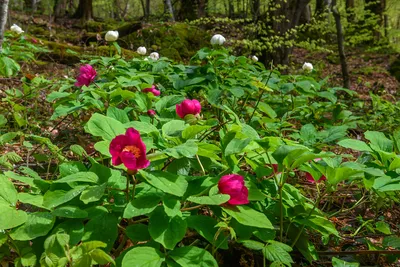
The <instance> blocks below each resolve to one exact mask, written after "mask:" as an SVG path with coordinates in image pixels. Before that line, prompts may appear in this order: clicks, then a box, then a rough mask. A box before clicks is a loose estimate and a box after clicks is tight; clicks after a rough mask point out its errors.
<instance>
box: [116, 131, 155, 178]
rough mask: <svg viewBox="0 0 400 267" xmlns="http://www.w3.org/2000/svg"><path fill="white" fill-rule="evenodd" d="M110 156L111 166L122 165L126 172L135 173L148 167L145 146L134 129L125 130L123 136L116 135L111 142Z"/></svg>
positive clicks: (148, 162)
mask: <svg viewBox="0 0 400 267" xmlns="http://www.w3.org/2000/svg"><path fill="white" fill-rule="evenodd" d="M110 154H111V160H112V164H113V165H115V166H118V165H120V164H122V163H123V164H124V165H125V167H127V168H128V170H133V171H136V170H138V169H144V168H147V167H148V166H149V165H150V161H148V160H147V158H146V145H145V144H144V143H143V141H142V139H141V138H140V134H139V132H138V131H136V130H135V129H134V128H129V129H127V130H126V133H125V134H121V135H118V136H116V137H115V138H114V139H113V140H112V141H111V143H110Z"/></svg>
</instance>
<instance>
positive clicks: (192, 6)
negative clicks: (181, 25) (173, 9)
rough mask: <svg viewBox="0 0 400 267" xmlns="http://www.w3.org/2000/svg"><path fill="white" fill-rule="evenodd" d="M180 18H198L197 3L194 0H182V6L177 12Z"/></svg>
mask: <svg viewBox="0 0 400 267" xmlns="http://www.w3.org/2000/svg"><path fill="white" fill-rule="evenodd" d="M177 13H178V14H177V19H178V20H181V21H183V20H186V19H187V20H195V19H197V13H196V3H195V1H193V0H181V8H180V9H179V11H178V12H177Z"/></svg>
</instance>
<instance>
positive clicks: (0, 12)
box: [0, 0, 9, 53]
mask: <svg viewBox="0 0 400 267" xmlns="http://www.w3.org/2000/svg"><path fill="white" fill-rule="evenodd" d="M8 2H9V0H0V53H1V52H2V50H3V39H4V31H5V29H6V22H7V15H8Z"/></svg>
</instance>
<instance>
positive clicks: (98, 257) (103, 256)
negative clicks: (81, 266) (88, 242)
mask: <svg viewBox="0 0 400 267" xmlns="http://www.w3.org/2000/svg"><path fill="white" fill-rule="evenodd" d="M90 256H91V257H92V259H93V260H95V261H96V262H97V263H98V264H100V265H106V264H107V263H109V262H111V263H113V264H114V265H115V261H114V259H113V258H112V257H111V256H110V255H108V254H107V253H105V252H104V251H103V250H101V249H98V248H96V249H94V250H92V251H91V252H90Z"/></svg>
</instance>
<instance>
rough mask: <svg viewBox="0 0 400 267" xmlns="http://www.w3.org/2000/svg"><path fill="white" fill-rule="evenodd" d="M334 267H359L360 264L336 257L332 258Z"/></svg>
mask: <svg viewBox="0 0 400 267" xmlns="http://www.w3.org/2000/svg"><path fill="white" fill-rule="evenodd" d="M332 266H333V267H358V266H360V264H359V263H358V262H347V261H343V260H341V259H338V258H336V257H333V258H332Z"/></svg>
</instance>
